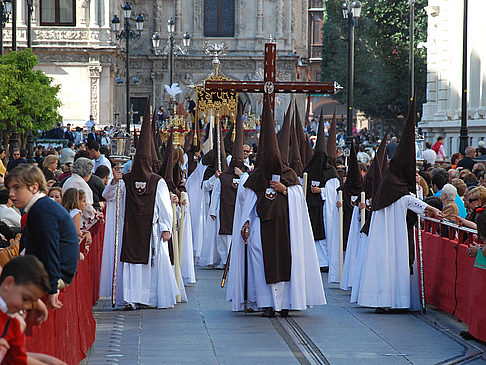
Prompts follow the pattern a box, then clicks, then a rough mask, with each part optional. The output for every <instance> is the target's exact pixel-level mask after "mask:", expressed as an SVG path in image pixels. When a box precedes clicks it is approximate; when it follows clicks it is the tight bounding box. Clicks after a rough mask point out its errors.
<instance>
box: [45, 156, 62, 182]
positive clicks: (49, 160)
mask: <svg viewBox="0 0 486 365" xmlns="http://www.w3.org/2000/svg"><path fill="white" fill-rule="evenodd" d="M58 162H59V156H57V155H48V156H46V158H45V159H44V162H42V172H43V173H44V177H45V178H46V181H49V180H54V181H57V177H56V175H55V174H54V171H55V170H56V169H57V164H58Z"/></svg>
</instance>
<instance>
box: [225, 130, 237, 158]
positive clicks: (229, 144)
mask: <svg viewBox="0 0 486 365" xmlns="http://www.w3.org/2000/svg"><path fill="white" fill-rule="evenodd" d="M234 129H235V125H234V124H231V126H230V128H229V129H228V131H227V132H226V134H225V135H224V138H223V142H224V152H226V155H230V154H231V152H232V151H233V140H232V136H233V130H234Z"/></svg>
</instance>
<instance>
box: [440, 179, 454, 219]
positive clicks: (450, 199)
mask: <svg viewBox="0 0 486 365" xmlns="http://www.w3.org/2000/svg"><path fill="white" fill-rule="evenodd" d="M456 195H457V189H456V188H455V187H454V185H452V184H445V185H444V187H443V188H442V191H441V193H440V199H441V200H442V203H443V204H444V208H442V213H443V214H444V217H445V218H448V219H449V218H450V217H451V215H459V209H458V208H457V204H456V203H455V202H454V199H456Z"/></svg>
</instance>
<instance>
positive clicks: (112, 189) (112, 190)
mask: <svg viewBox="0 0 486 365" xmlns="http://www.w3.org/2000/svg"><path fill="white" fill-rule="evenodd" d="M120 184H121V185H120V193H121V194H122V195H123V194H124V193H125V181H123V180H120ZM101 195H103V198H105V200H106V201H107V202H109V201H114V200H115V199H116V184H114V185H113V184H112V183H109V184H108V185H106V187H105V190H103V194H101Z"/></svg>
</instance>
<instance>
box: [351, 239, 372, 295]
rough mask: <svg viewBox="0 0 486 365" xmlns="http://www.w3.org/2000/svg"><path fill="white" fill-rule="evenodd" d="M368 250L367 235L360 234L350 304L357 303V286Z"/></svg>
mask: <svg viewBox="0 0 486 365" xmlns="http://www.w3.org/2000/svg"><path fill="white" fill-rule="evenodd" d="M367 250H368V235H367V234H366V233H360V235H359V241H358V252H357V255H356V263H357V265H356V270H355V273H354V278H353V281H352V284H353V285H352V289H351V298H350V300H349V301H350V303H356V302H357V301H358V293H359V284H360V282H361V276H362V273H363V263H364V257H365V255H366V251H367Z"/></svg>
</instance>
